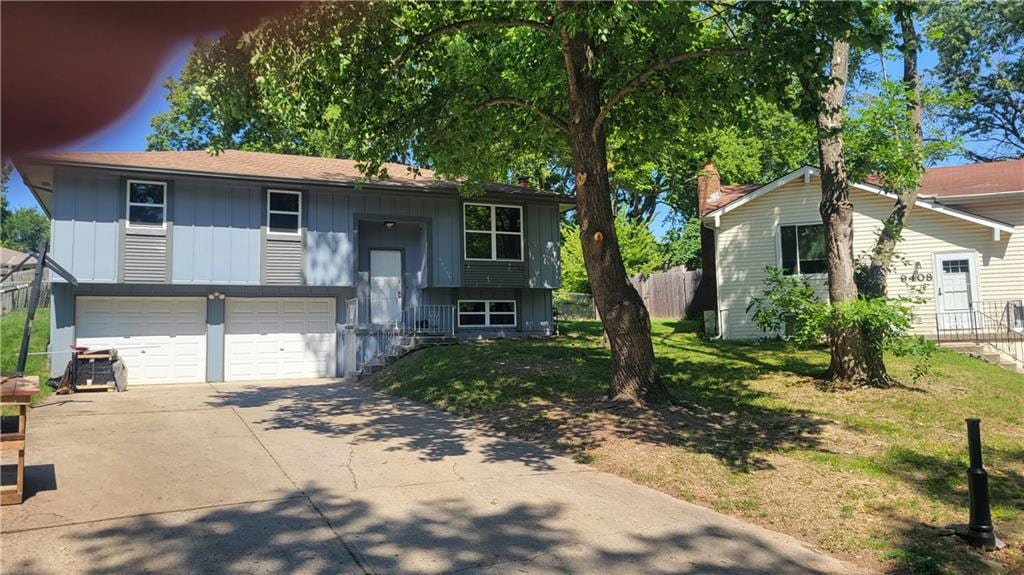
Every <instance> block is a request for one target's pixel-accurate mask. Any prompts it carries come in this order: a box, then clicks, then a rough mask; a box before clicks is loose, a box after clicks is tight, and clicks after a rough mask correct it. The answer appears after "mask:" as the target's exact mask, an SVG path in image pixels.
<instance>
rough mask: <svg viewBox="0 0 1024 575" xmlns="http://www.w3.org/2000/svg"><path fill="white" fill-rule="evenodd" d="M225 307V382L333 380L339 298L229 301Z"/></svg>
mask: <svg viewBox="0 0 1024 575" xmlns="http://www.w3.org/2000/svg"><path fill="white" fill-rule="evenodd" d="M225 303H226V308H225V320H224V380H225V381H247V380H265V379H290V378H313V377H333V376H334V373H335V364H334V357H335V347H334V346H335V339H336V338H335V335H336V333H337V327H336V326H335V319H336V318H335V315H334V298H266V297H252V298H234V297H229V298H227V300H226V302H225Z"/></svg>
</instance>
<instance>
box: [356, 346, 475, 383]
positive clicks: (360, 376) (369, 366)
mask: <svg viewBox="0 0 1024 575" xmlns="http://www.w3.org/2000/svg"><path fill="white" fill-rule="evenodd" d="M458 342H459V338H457V337H454V336H448V335H445V336H432V335H427V336H406V337H403V338H402V341H401V342H400V343H399V344H398V345H395V346H394V347H392V348H391V349H390V350H388V351H387V352H384V353H379V354H377V355H376V356H375V357H374V358H373V359H371V360H370V361H368V362H366V363H364V364H363V365H362V366H360V368H359V369H357V370H356V371H355V372H354V373H353V375H354V377H355V380H356V381H363V380H364V379H366V378H368V377H370V376H371V375H373V374H375V373H377V372H378V371H380V370H382V369H384V368H385V367H387V366H389V365H391V364H393V363H395V362H396V361H398V360H399V359H400V358H402V357H404V356H406V355H408V354H410V353H412V352H414V351H416V350H419V349H424V348H427V347H436V346H441V345H453V344H456V343H458Z"/></svg>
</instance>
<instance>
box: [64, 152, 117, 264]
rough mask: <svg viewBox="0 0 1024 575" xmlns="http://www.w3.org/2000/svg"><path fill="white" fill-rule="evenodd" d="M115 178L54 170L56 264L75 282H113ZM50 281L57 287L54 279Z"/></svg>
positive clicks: (90, 173)
mask: <svg viewBox="0 0 1024 575" xmlns="http://www.w3.org/2000/svg"><path fill="white" fill-rule="evenodd" d="M121 182H122V180H121V178H120V177H119V176H117V175H115V174H106V173H102V172H87V171H79V170H57V171H56V173H55V174H54V186H55V189H56V190H57V191H56V193H54V198H53V214H52V216H53V221H52V224H51V226H52V243H53V245H52V247H51V251H52V253H53V257H54V259H55V260H57V261H58V262H60V263H61V265H63V266H64V267H65V268H66V269H67V270H68V271H69V272H71V275H73V276H75V278H76V279H78V281H80V282H107V283H113V282H116V281H117V280H118V277H117V271H118V254H119V252H120V241H119V239H120V228H121V224H120V220H121V213H123V211H124V207H123V203H124V201H125V194H124V189H123V187H122V185H121ZM54 281H57V282H60V281H63V280H61V279H60V278H59V277H58V276H56V275H55V276H54Z"/></svg>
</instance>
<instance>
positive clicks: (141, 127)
mask: <svg viewBox="0 0 1024 575" xmlns="http://www.w3.org/2000/svg"><path fill="white" fill-rule="evenodd" d="M191 46H192V41H191V40H186V41H182V42H181V43H180V44H179V45H178V46H176V47H175V48H174V50H172V51H171V52H170V53H169V54H168V56H167V58H166V59H165V61H164V63H163V65H162V66H161V68H160V70H159V72H158V73H157V74H156V75H155V76H154V78H153V80H152V81H151V82H150V85H149V88H148V89H147V91H146V93H145V95H144V96H143V98H142V99H141V100H140V101H139V102H138V103H137V104H136V106H135V107H134V108H133V109H132V110H130V111H129V112H127V113H126V114H124V115H123V116H122V117H121V118H120V119H118V120H117V121H116V122H115V123H113V124H111V125H110V126H108V127H107V128H106V129H105V130H103V131H102V132H100V133H97V134H94V135H92V136H90V137H88V138H86V139H84V140H81V141H79V142H76V143H74V144H70V145H68V146H65V147H64V148H63V149H65V150H75V151H94V152H100V151H121V152H126V151H136V150H145V149H146V135H147V134H149V130H150V129H149V121H150V118H152V117H153V116H154V115H155V114H157V113H159V112H163V111H166V110H167V108H168V106H167V101H166V99H165V96H166V92H167V91H166V90H165V89H164V88H163V86H162V85H161V84H162V83H163V81H164V79H165V78H167V77H168V76H175V77H176V76H178V74H180V73H181V69H182V68H183V67H184V66H185V61H186V59H187V57H188V52H189V49H190V48H191ZM936 63H937V58H936V55H935V53H934V52H933V51H931V50H926V51H923V52H922V54H921V61H920V66H921V69H922V70H925V71H926V70H928V69H929V68H931V67H933V66H934V65H935V64H936ZM868 67H869V68H871V69H872V70H873V71H876V72H877V71H878V70H879V69H880V62H878V61H877V60H876V61H875V63H874V64H872V63H869V64H868ZM886 70H887V73H888V74H889V77H890V78H898V77H899V76H900V74H902V64H901V63H900V62H898V61H890V62H889V63H888V65H887V67H886ZM943 163H944V164H958V163H963V159H962V158H951V159H949V160H948V161H946V162H943ZM8 202H9V205H10V206H11V208H12V209H17V208H21V207H37V204H36V201H35V198H34V197H32V194H31V193H30V192H29V191H28V188H26V187H25V184H24V183H23V182H22V181H21V176H20V175H19V174H18V173H17V172H15V173H13V174H12V175H11V180H10V183H9V195H8ZM669 215H670V214H669V211H668V210H667V208H665V207H664V206H659V208H658V210H657V211H656V214H655V220H654V222H653V224H652V226H651V227H652V230H653V231H654V233H655V235H657V236H658V237H662V236H663V235H664V234H665V233H666V232H667V231H668V228H669V225H670V223H671V222H670V221H669Z"/></svg>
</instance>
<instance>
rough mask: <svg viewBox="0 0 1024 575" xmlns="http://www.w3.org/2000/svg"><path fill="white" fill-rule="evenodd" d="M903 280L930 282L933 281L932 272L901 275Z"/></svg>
mask: <svg viewBox="0 0 1024 575" xmlns="http://www.w3.org/2000/svg"><path fill="white" fill-rule="evenodd" d="M900 281H901V282H930V281H932V274H930V273H929V274H920V273H919V274H903V275H901V276H900Z"/></svg>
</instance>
